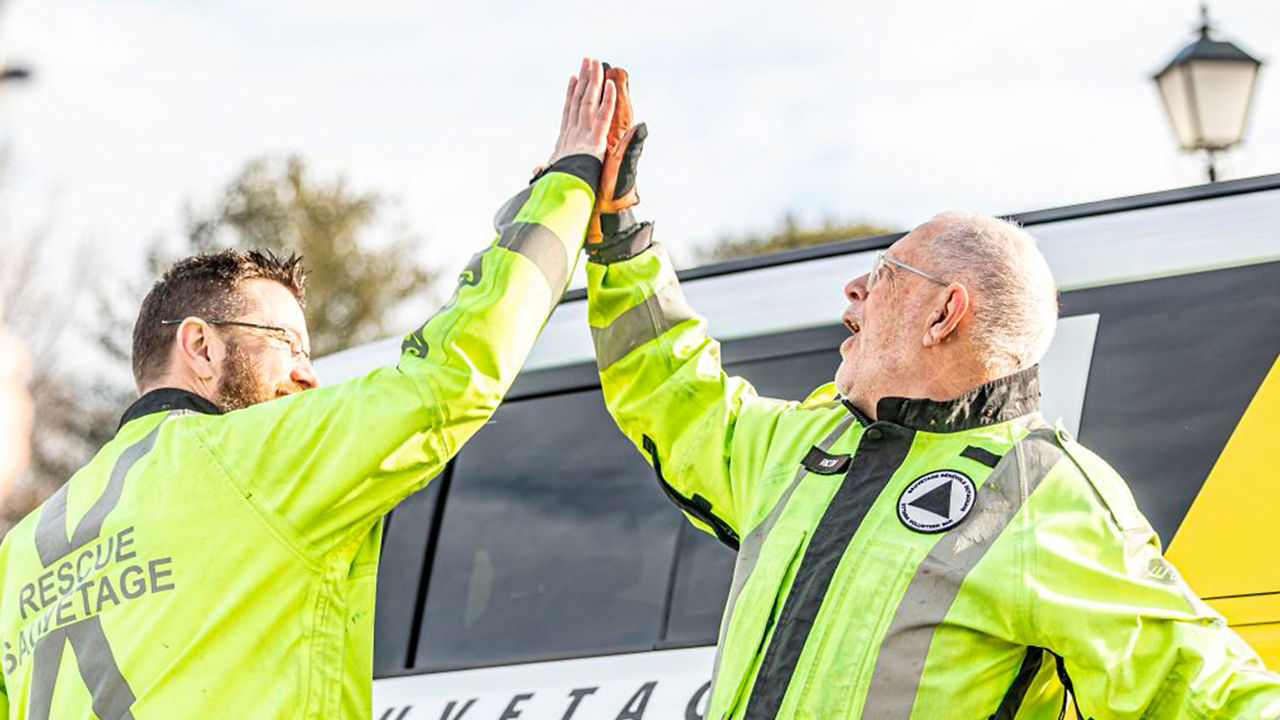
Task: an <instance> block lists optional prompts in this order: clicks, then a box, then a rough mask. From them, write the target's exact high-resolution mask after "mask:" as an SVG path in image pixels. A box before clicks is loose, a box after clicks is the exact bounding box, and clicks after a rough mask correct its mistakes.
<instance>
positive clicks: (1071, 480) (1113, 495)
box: [1023, 441, 1280, 720]
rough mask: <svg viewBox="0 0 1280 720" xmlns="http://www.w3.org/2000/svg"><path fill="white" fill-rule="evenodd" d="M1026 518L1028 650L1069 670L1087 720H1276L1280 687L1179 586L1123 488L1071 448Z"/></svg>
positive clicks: (1279, 680) (1217, 618)
mask: <svg viewBox="0 0 1280 720" xmlns="http://www.w3.org/2000/svg"><path fill="white" fill-rule="evenodd" d="M1063 447H1064V448H1065V450H1066V454H1065V455H1064V456H1062V459H1061V460H1060V461H1059V462H1058V463H1057V464H1056V465H1055V466H1054V468H1053V470H1052V471H1051V472H1049V473H1048V475H1046V477H1045V479H1044V482H1043V483H1042V486H1041V487H1040V488H1039V489H1038V490H1037V491H1036V493H1035V494H1034V495H1033V497H1034V499H1035V501H1036V502H1035V503H1033V504H1032V506H1031V509H1032V512H1031V513H1030V516H1029V517H1028V518H1027V525H1026V527H1027V528H1028V532H1029V534H1030V535H1031V537H1030V538H1029V539H1030V542H1029V543H1027V547H1028V549H1029V552H1028V565H1027V567H1028V569H1029V578H1028V579H1029V582H1027V583H1025V586H1024V587H1025V593H1026V595H1025V597H1026V603H1025V605H1024V607H1026V609H1027V610H1028V612H1027V614H1026V616H1025V617H1024V618H1023V619H1024V621H1025V622H1026V627H1027V632H1028V635H1027V637H1026V638H1025V642H1026V644H1028V645H1035V646H1041V647H1045V648H1047V649H1049V650H1050V651H1052V652H1053V653H1055V654H1057V655H1058V656H1060V657H1061V658H1062V659H1063V661H1064V662H1063V666H1064V667H1065V669H1066V674H1067V677H1068V680H1069V682H1070V683H1071V684H1072V685H1073V686H1074V690H1075V697H1076V700H1077V702H1078V705H1079V708H1080V711H1081V712H1082V713H1083V715H1082V717H1087V718H1098V719H1099V720H1101V718H1134V719H1137V718H1161V719H1162V720H1166V719H1167V720H1178V719H1181V718H1186V719H1187V720H1191V719H1192V718H1194V719H1195V720H1211V719H1216V718H1221V719H1223V720H1226V719H1227V718H1245V717H1248V718H1276V717H1278V716H1280V676H1277V675H1276V674H1275V673H1274V672H1271V671H1269V670H1267V669H1266V667H1265V666H1264V665H1263V663H1262V661H1261V660H1260V659H1259V657H1258V655H1257V653H1255V652H1254V650H1253V649H1252V648H1250V647H1249V646H1248V644H1246V643H1245V642H1244V640H1242V639H1241V638H1240V636H1239V635H1237V634H1236V633H1235V631H1233V630H1232V629H1231V628H1230V627H1228V626H1227V624H1226V621H1225V620H1224V619H1223V618H1222V616H1221V615H1219V614H1218V613H1216V612H1214V611H1213V610H1212V609H1211V608H1209V607H1208V606H1207V605H1206V604H1205V603H1204V602H1203V601H1202V600H1200V599H1199V598H1198V597H1197V596H1196V595H1195V593H1194V592H1193V591H1192V590H1191V589H1190V588H1189V587H1188V586H1187V585H1186V583H1185V582H1183V580H1182V578H1181V577H1180V576H1179V575H1178V572H1177V570H1175V569H1174V567H1173V566H1172V565H1170V564H1169V563H1168V562H1167V561H1166V560H1165V559H1164V557H1163V555H1162V554H1161V551H1160V541H1159V538H1158V537H1157V536H1156V534H1155V532H1154V530H1152V528H1151V526H1150V524H1148V522H1147V521H1146V519H1145V518H1144V517H1143V516H1142V514H1141V513H1140V512H1139V511H1138V509H1137V506H1136V504H1135V503H1134V501H1133V497H1132V495H1131V494H1130V493H1129V490H1128V487H1127V486H1126V485H1125V484H1124V481H1123V480H1122V479H1121V478H1120V477H1119V476H1118V475H1117V474H1116V473H1115V471H1114V470H1112V469H1111V467H1110V466H1108V465H1107V464H1106V463H1105V462H1104V461H1102V460H1101V459H1100V458H1098V457H1097V456H1096V455H1093V454H1092V453H1090V452H1089V451H1087V450H1085V449H1084V448H1083V447H1081V446H1079V445H1078V444H1075V443H1073V442H1071V441H1064V442H1063Z"/></svg>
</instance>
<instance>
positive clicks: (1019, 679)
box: [990, 647, 1044, 720]
mask: <svg viewBox="0 0 1280 720" xmlns="http://www.w3.org/2000/svg"><path fill="white" fill-rule="evenodd" d="M1043 662H1044V648H1038V647H1029V648H1027V654H1026V656H1025V657H1023V658H1022V667H1021V668H1019V669H1018V674H1017V676H1015V677H1014V678H1013V684H1012V685H1010V686H1009V691H1008V692H1006V693H1005V694H1004V699H1003V700H1001V701H1000V707H998V708H996V711H995V712H994V713H992V715H991V718H990V720H1013V718H1014V716H1015V715H1017V714H1018V708H1020V707H1022V701H1023V700H1024V699H1026V697H1027V691H1028V690H1030V689H1031V681H1032V680H1035V677H1036V673H1038V672H1040V665H1041V663H1043Z"/></svg>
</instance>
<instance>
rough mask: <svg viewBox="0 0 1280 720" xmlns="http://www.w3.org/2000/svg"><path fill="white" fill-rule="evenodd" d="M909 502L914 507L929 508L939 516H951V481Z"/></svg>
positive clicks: (928, 509)
mask: <svg viewBox="0 0 1280 720" xmlns="http://www.w3.org/2000/svg"><path fill="white" fill-rule="evenodd" d="M907 504H908V505H910V506H911V507H913V508H920V509H921V510H927V511H929V512H931V513H933V514H934V515H937V516H938V517H942V518H949V517H951V481H950V480H948V481H947V482H944V483H942V484H941V485H939V486H938V487H936V488H934V489H932V490H930V491H929V492H927V493H925V494H923V495H921V496H920V497H918V498H916V499H915V500H912V501H911V502H909V503H907Z"/></svg>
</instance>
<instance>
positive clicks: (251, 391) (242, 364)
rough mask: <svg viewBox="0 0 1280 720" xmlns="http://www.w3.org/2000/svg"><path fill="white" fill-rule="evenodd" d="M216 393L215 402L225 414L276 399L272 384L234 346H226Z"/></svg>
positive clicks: (230, 344)
mask: <svg viewBox="0 0 1280 720" xmlns="http://www.w3.org/2000/svg"><path fill="white" fill-rule="evenodd" d="M217 392H218V397H217V399H216V401H215V402H216V404H217V406H218V409H219V410H221V411H222V412H224V413H225V412H231V411H232V410H240V409H243V408H247V407H250V406H252V405H257V404H259V403H264V402H266V401H268V400H273V399H275V396H276V388H275V387H274V384H273V383H270V382H267V380H266V379H265V378H264V377H263V376H262V370H261V368H259V367H258V364H257V363H256V362H254V359H253V357H252V356H251V355H250V354H249V353H248V352H247V351H246V350H245V349H244V348H243V347H241V346H240V344H239V343H235V342H231V343H228V344H227V356H226V358H225V359H224V360H223V361H222V377H221V379H219V380H218V391H217Z"/></svg>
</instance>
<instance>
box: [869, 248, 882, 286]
mask: <svg viewBox="0 0 1280 720" xmlns="http://www.w3.org/2000/svg"><path fill="white" fill-rule="evenodd" d="M883 267H884V251H881V252H878V253H876V259H875V260H872V261H871V272H869V273H867V290H870V289H871V288H872V287H873V286H874V285H875V284H876V280H877V279H878V278H879V277H880V269H881V268H883Z"/></svg>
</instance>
